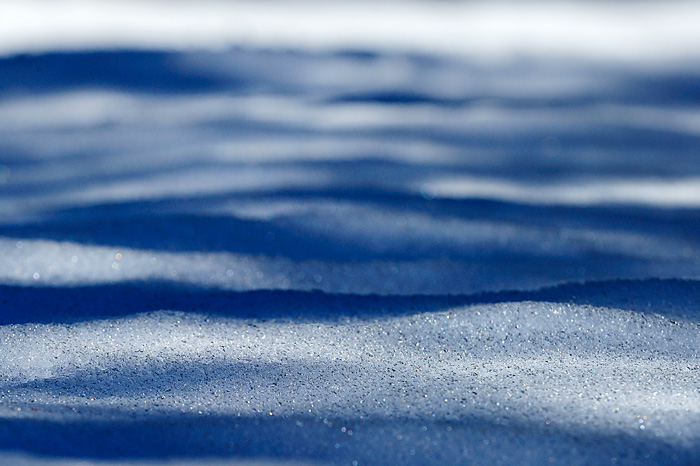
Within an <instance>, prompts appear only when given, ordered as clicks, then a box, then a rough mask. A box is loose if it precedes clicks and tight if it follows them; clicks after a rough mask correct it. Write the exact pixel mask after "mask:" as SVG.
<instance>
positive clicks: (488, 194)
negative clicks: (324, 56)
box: [420, 177, 700, 208]
mask: <svg viewBox="0 0 700 466" xmlns="http://www.w3.org/2000/svg"><path fill="white" fill-rule="evenodd" d="M420 190H421V193H423V195H424V196H426V197H437V198H451V199H466V198H477V199H493V200H499V201H513V202H518V203H525V204H541V205H578V206H586V205H601V204H633V205H647V206H656V207H685V208H691V207H700V178H698V177H692V178H683V179H671V180H665V179H610V180H601V179H595V180H591V181H589V182H585V181H583V182H580V181H576V182H568V183H565V182H559V183H550V184H542V183H519V182H515V181H508V180H499V179H487V178H472V177H460V178H449V179H437V180H434V181H432V182H429V183H426V184H424V185H422V186H421V187H420Z"/></svg>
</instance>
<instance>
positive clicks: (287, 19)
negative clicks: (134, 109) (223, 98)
mask: <svg viewBox="0 0 700 466" xmlns="http://www.w3.org/2000/svg"><path fill="white" fill-rule="evenodd" d="M699 17H700V4H699V3H698V2H687V1H686V2H683V1H672V2H648V3H647V2H642V3H638V2H630V3H627V2H614V3H612V4H608V3H604V2H591V3H588V2H583V1H578V2H560V3H559V2H558V3H553V2H543V1H540V2H534V3H533V2H523V3H515V2H506V3H504V2H468V3H462V2H445V3H439V4H435V3H432V2H401V3H398V2H385V3H380V4H376V3H372V4H368V3H364V2H350V1H336V2H222V1H211V0H209V1H205V2H159V1H154V0H150V1H133V0H132V1H114V0H107V1H99V2H98V1H90V0H72V1H60V2H57V1H47V0H22V1H7V2H2V3H0V54H13V53H18V52H23V51H44V50H48V49H71V48H76V49H85V48H95V47H137V48H140V47H144V48H153V47H157V48H160V47H164V48H176V49H180V48H200V47H205V48H218V47H226V46H229V45H231V44H240V45H251V46H271V47H310V48H313V49H335V48H347V47H358V48H365V49H366V48H368V49H372V50H375V49H399V50H406V49H409V50H415V51H422V52H428V53H447V54H460V55H466V56H470V57H474V58H479V59H489V60H490V59H504V58H512V57H517V56H521V55H534V56H545V57H551V56H558V57H567V58H571V57H579V58H595V59H614V60H626V61H639V60H649V59H654V60H655V59H660V60H667V59H679V60H681V59H686V58H689V57H698V55H699V54H700V47H699V45H700V28H698V27H697V26H698V22H697V18H699Z"/></svg>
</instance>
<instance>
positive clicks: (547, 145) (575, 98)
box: [0, 2, 700, 466]
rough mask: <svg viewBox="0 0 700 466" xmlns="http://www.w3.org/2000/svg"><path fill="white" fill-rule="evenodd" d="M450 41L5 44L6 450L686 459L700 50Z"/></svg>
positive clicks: (152, 459) (173, 456) (181, 460)
mask: <svg viewBox="0 0 700 466" xmlns="http://www.w3.org/2000/svg"><path fill="white" fill-rule="evenodd" d="M34 4H38V3H37V2H33V3H32V2H29V3H27V5H30V6H25V7H22V8H29V7H31V5H34ZM125 4H126V3H125ZM7 5H8V4H3V5H2V6H1V7H0V8H8V6H7ZM183 5H184V3H178V6H177V8H184V7H183ZM446 5H448V6H444V5H443V7H444V8H446V9H448V10H449V8H455V6H454V5H452V6H449V5H451V4H446ZM624 5H625V4H623V3H620V4H616V6H615V8H617V9H621V10H620V11H626V10H624V8H625V7H624ZM690 7H692V5H691V4H688V5H686V6H685V7H684V8H690ZM119 8H123V7H119ZM177 8H175V7H174V9H173V12H172V14H173V15H177V14H179V13H178V11H180V10H178V9H177ZM226 8H232V7H230V6H227V7H226ZM251 8H253V7H251ZM256 8H257V7H256ZM348 8H350V7H348ZM352 8H355V7H352ZM382 8H384V9H382V10H381V11H388V10H386V8H385V7H382ZM411 8H418V9H420V8H422V7H411ZM459 8H462V6H459ZM581 8H584V9H586V8H591V9H593V10H595V9H596V8H599V9H601V10H600V11H603V12H605V11H608V10H606V8H609V7H605V6H596V5H595V4H594V5H593V6H586V7H583V6H582V7H581ZM627 8H630V6H629V5H628V6H627ZM654 8H656V9H657V10H658V9H659V8H660V7H659V6H658V5H655V4H646V6H644V7H643V8H642V9H641V10H639V11H640V13H639V16H637V17H636V19H635V20H634V21H637V23H634V22H633V24H638V23H639V24H641V23H643V22H644V21H643V20H640V19H639V18H643V17H644V14H648V12H649V11H657V10H654ZM202 11H205V12H206V11H209V10H207V9H206V8H203V10H202ZM212 11H213V10H212ZM227 11H228V10H227ZM256 11H257V10H256ZM260 11H262V10H260ZM406 11H407V12H408V13H406V14H413V13H411V12H412V11H413V10H411V9H410V8H409V9H408V10H406ZM514 11H515V10H514ZM517 11H521V10H517ZM533 11H535V10H533ZM537 11H539V10H537ZM596 11H598V10H596ZM610 11H612V10H610ZM616 11H617V10H616ZM659 11H661V10H659ZM673 11H676V13H677V12H678V11H681V10H673V9H672V8H671V7H669V9H668V10H664V15H667V16H669V15H670V16H669V17H671V16H673V14H672V13H673ZM683 11H685V10H683ZM608 12H609V11H608ZM645 12H646V13H645ZM657 12H658V11H657ZM88 13H89V12H88ZM414 13H415V12H414ZM86 14H87V13H86ZM489 14H495V13H493V12H492V13H489ZM509 14H515V13H513V12H511V13H509ZM557 14H560V13H557ZM606 14H607V13H606ZM611 14H612V13H611ZM88 16H89V15H88ZM380 16H381V15H380ZM687 16H688V17H690V16H689V15H687ZM173 17H174V16H173ZM173 17H170V19H168V18H165V19H166V20H169V21H170V20H173V19H172V18H173ZM664 17H666V16H664ZM607 18H608V19H610V18H618V17H617V16H614V15H613V16H608V17H607ZM618 19H619V18H618ZM428 20H429V21H438V20H436V19H435V18H432V19H431V18H428ZM76 21H77V20H76ZM568 21H569V22H568V23H567V24H569V25H572V26H573V25H576V24H587V23H585V21H584V22H583V23H577V22H576V21H573V20H568ZM611 21H612V20H611ZM438 22H439V21H438ZM603 23H605V24H608V23H606V22H605V21H603ZM86 24H87V23H86ZM610 24H615V22H614V21H612V22H610ZM610 24H608V26H610ZM660 24H661V23H660ZM664 24H665V23H664ZM683 24H685V23H683ZM78 26H80V25H79V24H78ZM78 26H76V27H78ZM608 26H606V27H608ZM658 27H659V28H661V29H663V27H662V25H661V26H658ZM214 29H215V30H214V33H217V32H216V31H219V30H218V29H216V28H214ZM78 30H80V28H79V27H78ZM613 30H614V28H613V29H610V28H608V29H606V28H603V36H602V37H603V38H604V37H605V34H607V33H606V32H605V31H608V32H610V31H613ZM634 30H636V29H634V28H632V29H630V30H627V34H631V35H626V36H625V37H627V38H628V39H630V38H633V37H636V36H635V35H634V34H632V33H630V31H632V32H634ZM581 31H583V29H582V30H579V31H578V32H576V31H573V32H571V34H570V35H569V36H568V37H569V38H570V39H571V40H574V39H575V38H576V37H579V36H577V34H579V33H580V37H587V36H586V33H583V32H581ZM679 31H681V32H682V31H683V28H682V27H680V26H679ZM30 32H31V31H30ZM49 32H50V31H49ZM54 32H55V31H54ZM219 32H220V31H219ZM521 32H522V31H521ZM550 32H551V31H550ZM657 32H658V31H657ZM662 32H663V31H662ZM5 33H6V32H5ZM341 33H342V31H339V33H338V34H341ZM659 34H660V33H659ZM681 36H682V34H679V36H678V37H681ZM17 37H19V36H17ZM54 37H59V36H54ZM61 37H63V36H61ZM114 37H116V38H117V39H119V37H121V36H119V35H118V34H117V35H116V36H113V37H112V39H114ZM339 37H340V36H339ZM509 37H510V36H509ZM674 37H675V36H674ZM683 37H684V38H683V40H684V41H686V42H684V43H685V44H686V45H688V44H691V45H692V41H693V37H694V36H692V35H685V36H683ZM64 38H65V37H64ZM122 39H123V37H122ZM220 39H221V37H219V38H218V39H216V40H220ZM345 39H347V37H346V38H345ZM345 39H343V40H345ZM404 39H405V38H404ZM511 39H512V37H511ZM115 40H116V39H115ZM119 40H121V39H119ZM310 40H311V39H310ZM339 40H340V39H339ZM630 41H631V39H630ZM215 42H216V41H215ZM632 42H633V41H631V42H630V43H632ZM8 43H9V42H8ZM28 43H29V42H24V43H22V44H23V45H21V47H20V46H18V47H19V48H18V49H17V50H30V49H31V47H29V45H27V44H28ZM98 43H99V42H98ZM217 43H218V44H219V45H221V43H220V42H217ZM242 43H245V41H243V42H242ZM437 43H438V42H432V43H428V44H427V45H430V44H432V45H430V46H431V47H433V48H430V47H428V49H420V48H416V49H415V50H413V51H411V49H412V47H413V46H412V45H411V44H412V42H410V41H407V39H406V41H404V43H403V45H402V47H403V49H402V47H398V48H397V47H393V46H391V47H382V46H381V44H379V45H377V46H376V48H372V47H367V46H363V47H361V48H357V46H358V44H357V43H354V42H352V41H349V42H348V41H346V42H344V44H345V46H344V47H340V46H338V44H335V43H333V42H332V41H331V43H330V44H329V45H328V46H327V47H325V48H324V47H321V48H317V47H310V46H308V47H307V46H304V47H301V46H302V45H304V44H299V43H296V44H294V43H292V45H296V46H298V48H294V49H291V48H280V47H271V48H264V47H257V46H250V45H249V46H246V47H239V48H227V49H226V50H218V51H212V50H209V51H204V50H196V51H195V50H192V49H190V48H189V47H185V49H187V50H181V51H173V50H170V51H163V50H148V47H147V46H154V45H158V44H154V43H149V42H146V43H145V44H146V45H144V44H142V46H139V47H136V48H134V49H131V50H111V51H96V50H90V49H89V47H88V46H85V47H83V46H82V45H81V46H80V47H78V49H80V48H84V49H87V50H82V51H80V50H73V51H66V50H64V51H60V50H59V51H52V52H47V53H44V52H41V53H37V54H34V55H12V56H6V57H5V58H2V59H0V254H1V255H2V257H3V259H2V261H0V304H1V305H2V311H1V312H0V462H2V463H3V464H10V465H31V466H34V465H36V464H45V463H50V464H56V465H62V466H63V465H65V466H68V465H70V466H75V465H77V464H84V462H88V463H89V464H92V463H95V464H109V465H114V464H122V465H124V464H128V465H132V464H133V465H136V464H138V465H144V464H187V465H189V464H199V463H200V462H202V461H203V462H205V464H212V465H215V464H216V465H218V464H251V463H255V464H260V463H261V462H263V463H269V464H281V463H282V464H287V463H293V464H348V465H356V464H359V465H362V464H378V465H382V464H386V465H389V464H399V463H403V464H446V463H449V464H533V465H535V464H545V463H553V464H603V463H605V464H610V463H614V464H695V463H697V462H698V459H699V458H700V442H699V439H698V434H697V432H700V425H699V421H698V419H700V416H699V411H700V398H699V397H700V393H699V392H698V386H700V377H699V376H698V362H699V361H698V352H697V348H698V347H699V345H698V343H700V342H699V341H698V335H700V333H698V330H699V329H698V322H699V321H700V317H699V316H700V313H699V312H700V310H699V306H700V305H699V304H698V300H697V297H698V296H699V292H700V290H699V289H698V286H700V285H698V282H697V281H696V278H697V277H698V274H699V272H700V234H699V232H698V225H699V224H700V223H698V221H699V220H700V218H699V217H700V211H699V210H698V198H699V197H698V192H699V191H700V187H699V186H700V182H699V181H698V180H700V164H698V163H697V148H698V147H700V145H699V143H700V140H699V138H700V134H699V130H698V128H700V126H699V125H698V121H700V120H699V116H700V113H699V109H698V97H700V92H699V91H698V89H699V88H700V86H698V83H700V73H699V72H698V71H697V69H698V68H697V63H698V60H697V57H695V56H694V55H693V53H697V50H700V48H697V47H696V48H693V47H690V46H688V47H685V48H684V47H680V46H678V44H677V43H675V42H673V41H670V42H665V43H664V44H666V45H663V44H661V46H660V47H661V49H660V50H662V52H659V51H658V50H656V52H654V51H653V50H651V51H648V54H646V55H645V54H644V53H642V52H639V53H637V54H636V55H634V56H630V57H629V58H630V59H629V60H626V61H624V63H623V62H615V61H613V60H612V59H613V58H615V57H618V56H619V55H621V54H623V55H624V53H623V52H624V50H626V49H625V43H626V42H625V41H624V40H623V41H622V42H620V43H616V44H613V45H612V46H611V52H610V54H608V55H601V54H600V53H598V52H599V51H600V47H598V46H596V44H594V43H593V44H580V45H581V46H580V47H578V48H576V47H574V49H575V50H577V51H578V52H580V53H577V54H576V53H575V54H573V55H571V56H570V57H568V58H561V56H559V57H557V56H556V55H557V54H556V53H554V54H552V53H551V50H549V51H547V50H545V49H542V48H540V49H538V48H537V47H535V46H534V45H533V47H534V48H533V49H532V50H531V52H532V51H535V52H536V51H537V50H540V51H541V52H542V53H534V52H533V53H531V54H530V55H529V56H528V55H524V56H520V58H517V59H513V58H512V55H511V54H510V52H508V51H512V47H514V45H513V44H516V43H517V41H515V42H513V41H511V42H507V41H505V42H503V43H501V45H502V46H503V47H504V48H503V49H502V51H503V50H505V52H503V53H502V54H497V55H498V59H497V60H484V59H483V57H479V56H477V55H474V54H472V53H471V52H469V51H468V50H467V52H468V53H467V52H465V51H464V50H461V51H458V53H453V54H445V53H444V52H445V50H443V49H441V48H440V47H437V46H436V45H435V44H437ZM42 44H43V45H42ZM42 44H40V46H38V49H36V50H39V51H45V50H46V43H42ZM55 44H58V45H57V46H65V43H62V42H61V41H60V40H59V41H57V42H55ZM61 44H63V45H61ZM86 44H88V45H89V44H90V42H89V41H88V42H86ZM92 44H93V46H94V44H95V42H93V43H92ZM110 44H111V45H119V43H118V41H117V42H111V43H110ZM212 44H213V42H210V43H209V45H212ZM275 44H277V45H279V42H277V43H273V44H272V45H275ZM503 44H506V45H503ZM508 44H510V45H508ZM529 44H530V45H532V44H535V45H536V42H530V43H529ZM669 44H670V45H669ZM674 44H675V45H674ZM122 45H124V44H122ZM127 45H128V44H127ZM172 45H173V44H172V43H171V44H170V46H172ZM258 45H259V44H258ZM268 45H270V44H268ZM307 45H308V44H307ZM359 45H360V46H362V45H363V44H359ZM384 45H387V44H386V43H384ZM389 45H391V44H389ZM394 45H395V44H394ZM492 45H493V44H492ZM526 45H527V44H526ZM509 47H510V48H509ZM663 47H666V49H664V48H663ZM168 48H169V47H168ZM175 48H181V47H175ZM406 49H408V51H406ZM574 49H572V50H574ZM13 50H14V49H13ZM402 50H403V51H402ZM499 50H500V49H499ZM640 50H641V49H640ZM663 50H666V51H672V50H676V51H678V50H680V51H683V50H685V52H684V55H683V57H684V60H683V61H682V62H681V61H675V59H674V54H673V53H668V54H666V53H663ZM525 51H526V52H527V50H525ZM582 51H583V52H582ZM693 51H695V52H693ZM11 52H12V50H10V52H9V53H11ZM506 52H507V53H506ZM584 52H585V53H584ZM499 53H500V52H499ZM645 53H646V52H645ZM655 53H656V55H655ZM470 54H471V55H470ZM509 57H510V58H509ZM618 58H619V57H618ZM661 58H663V60H662V59H661ZM676 58H677V57H676Z"/></svg>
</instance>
